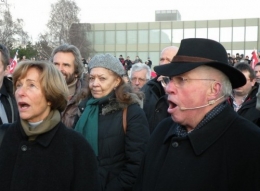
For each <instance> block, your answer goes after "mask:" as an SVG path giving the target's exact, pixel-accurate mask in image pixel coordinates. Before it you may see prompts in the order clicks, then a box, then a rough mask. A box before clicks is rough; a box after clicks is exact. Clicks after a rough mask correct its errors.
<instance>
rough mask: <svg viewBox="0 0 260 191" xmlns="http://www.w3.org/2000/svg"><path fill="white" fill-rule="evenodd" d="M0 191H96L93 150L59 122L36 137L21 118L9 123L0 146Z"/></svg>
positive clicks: (81, 138) (75, 133)
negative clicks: (29, 135)
mask: <svg viewBox="0 0 260 191" xmlns="http://www.w3.org/2000/svg"><path fill="white" fill-rule="evenodd" d="M0 190H1V191H10V190H12V191H15V190H17V191H47V190H48V191H89V190H91V191H97V190H98V170H97V162H96V158H95V156H94V152H93V150H92V149H91V147H90V145H89V144H88V143H87V141H86V140H85V138H84V137H83V136H81V135H80V134H78V133H77V132H75V131H73V130H72V129H68V128H66V127H65V126H64V125H63V124H62V123H58V124H57V125H56V126H55V127H54V128H53V129H52V130H50V131H49V132H47V133H44V134H41V135H39V136H38V137H37V138H36V140H35V141H28V137H27V136H26V134H25V133H24V130H23V128H22V126H21V124H20V121H18V122H15V123H13V124H11V125H10V127H9V128H8V129H7V131H6V133H5V137H4V139H3V142H2V145H1V147H0Z"/></svg>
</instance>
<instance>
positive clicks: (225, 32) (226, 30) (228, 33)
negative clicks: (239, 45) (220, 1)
mask: <svg viewBox="0 0 260 191" xmlns="http://www.w3.org/2000/svg"><path fill="white" fill-rule="evenodd" d="M220 42H232V28H231V27H222V28H220Z"/></svg>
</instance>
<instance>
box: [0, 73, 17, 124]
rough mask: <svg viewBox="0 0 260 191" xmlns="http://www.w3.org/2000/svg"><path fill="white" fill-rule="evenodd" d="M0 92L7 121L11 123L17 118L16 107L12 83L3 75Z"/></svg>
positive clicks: (0, 122) (0, 121)
mask: <svg viewBox="0 0 260 191" xmlns="http://www.w3.org/2000/svg"><path fill="white" fill-rule="evenodd" d="M0 94H1V98H0V100H1V103H2V104H3V106H4V109H5V112H6V116H7V119H8V123H13V122H14V121H16V120H17V119H18V108H17V103H16V101H15V97H14V93H13V83H12V81H11V80H10V79H9V78H7V77H4V79H3V85H2V87H1V89H0ZM2 124H3V122H2V119H1V118H0V125H2Z"/></svg>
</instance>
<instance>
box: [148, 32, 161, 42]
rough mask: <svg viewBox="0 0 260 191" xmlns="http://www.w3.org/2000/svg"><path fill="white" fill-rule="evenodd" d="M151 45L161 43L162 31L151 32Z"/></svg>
mask: <svg viewBox="0 0 260 191" xmlns="http://www.w3.org/2000/svg"><path fill="white" fill-rule="evenodd" d="M149 33H150V34H149V43H150V44H153V43H157V44H158V43H160V30H149Z"/></svg>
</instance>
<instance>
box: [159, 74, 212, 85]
mask: <svg viewBox="0 0 260 191" xmlns="http://www.w3.org/2000/svg"><path fill="white" fill-rule="evenodd" d="M189 80H208V81H216V80H214V79H188V78H184V77H182V76H172V77H167V76H165V77H163V78H162V81H161V84H162V86H163V87H166V86H167V85H168V84H169V83H170V81H172V82H173V83H174V85H175V86H176V87H181V86H183V85H184V83H185V82H186V81H189Z"/></svg>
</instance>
